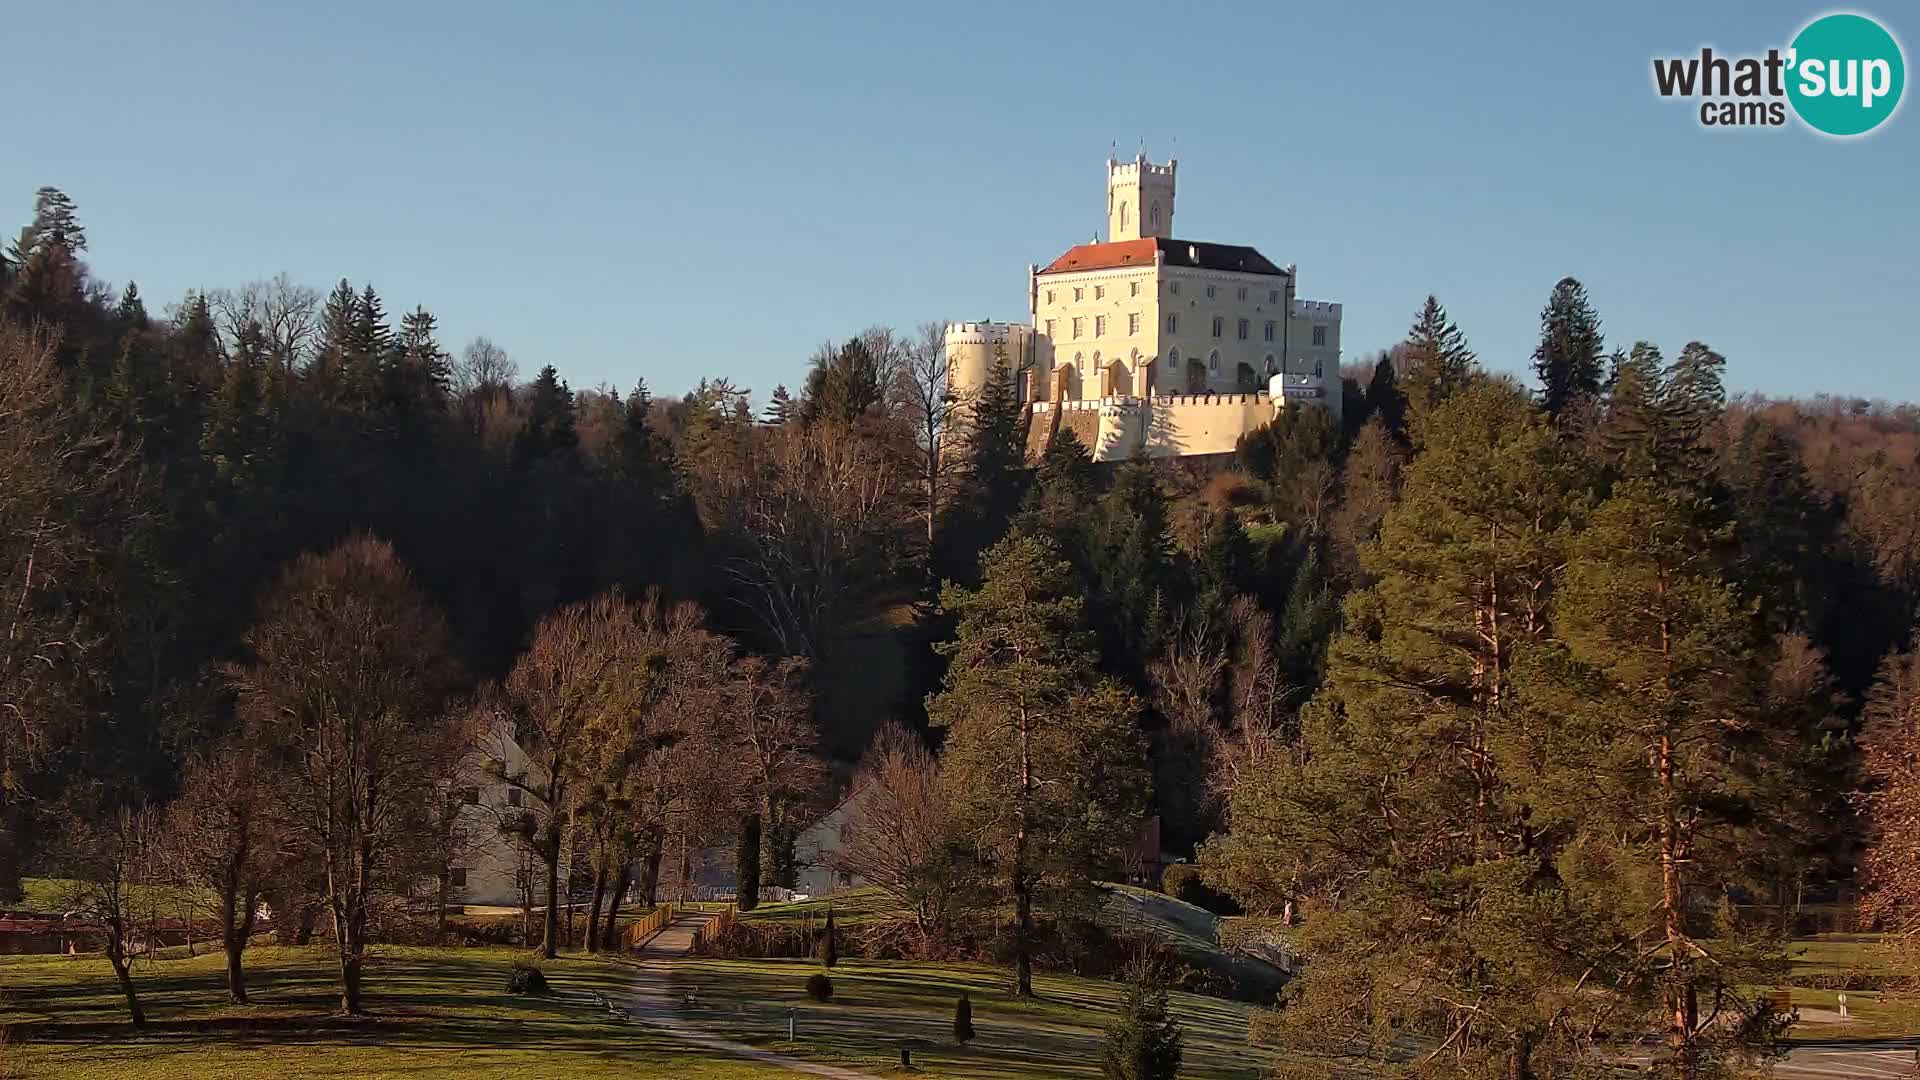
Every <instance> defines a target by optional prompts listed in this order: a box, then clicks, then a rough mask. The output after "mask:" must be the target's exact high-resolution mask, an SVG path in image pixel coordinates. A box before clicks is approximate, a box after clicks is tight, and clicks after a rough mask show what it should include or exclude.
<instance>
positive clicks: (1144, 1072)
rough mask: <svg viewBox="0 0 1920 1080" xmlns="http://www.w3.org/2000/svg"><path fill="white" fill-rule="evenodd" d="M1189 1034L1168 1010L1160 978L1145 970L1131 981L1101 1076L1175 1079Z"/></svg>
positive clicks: (1110, 1032) (1109, 1034)
mask: <svg viewBox="0 0 1920 1080" xmlns="http://www.w3.org/2000/svg"><path fill="white" fill-rule="evenodd" d="M1184 1043H1185V1034H1184V1033H1183V1032H1182V1030H1181V1027H1180V1022H1179V1021H1177V1020H1175V1019H1174V1018H1173V1016H1172V1014H1171V1013H1170V1012H1169V1011H1168V1010H1167V991H1166V987H1165V986H1163V985H1161V982H1160V979H1159V978H1157V977H1155V976H1154V975H1152V974H1148V973H1146V972H1144V971H1142V972H1138V973H1136V974H1135V976H1134V977H1133V978H1132V979H1130V980H1129V981H1128V983H1127V991H1126V996H1125V997H1124V998H1122V999H1121V1002H1120V1014H1119V1016H1118V1017H1117V1018H1116V1019H1115V1020H1114V1022H1113V1026H1112V1027H1109V1028H1108V1029H1107V1040H1106V1047H1105V1049H1104V1051H1103V1053H1102V1056H1101V1061H1100V1075H1101V1076H1103V1077H1105V1078H1106V1080H1174V1078H1175V1077H1177V1076H1179V1075H1180V1060H1181V1057H1182V1056H1183V1052H1184Z"/></svg>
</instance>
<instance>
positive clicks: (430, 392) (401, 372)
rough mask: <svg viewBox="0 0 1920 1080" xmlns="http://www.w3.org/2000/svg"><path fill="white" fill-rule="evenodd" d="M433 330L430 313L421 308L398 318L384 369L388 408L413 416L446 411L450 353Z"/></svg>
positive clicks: (451, 375) (450, 383)
mask: <svg viewBox="0 0 1920 1080" xmlns="http://www.w3.org/2000/svg"><path fill="white" fill-rule="evenodd" d="M436 329H437V323H436V322H435V320H434V317H433V314H432V313H431V312H429V311H428V310H427V309H426V308H423V307H416V308H414V309H413V310H412V311H410V312H408V313H407V314H406V315H405V316H404V317H403V318H402V319H401V320H400V339H399V341H398V343H397V347H396V349H395V355H394V357H393V362H392V363H390V364H388V365H387V366H386V368H385V371H384V375H385V382H386V393H385V397H386V402H387V408H388V409H389V410H391V411H393V412H396V413H399V414H401V415H405V416H414V417H418V416H425V415H429V414H434V415H437V414H440V413H444V412H446V410H447V394H448V389H449V387H450V386H451V385H452V382H453V356H452V354H451V353H448V352H447V351H446V350H445V349H442V348H441V347H440V342H439V341H438V340H437V339H436V338H435V336H434V333H435V330H436Z"/></svg>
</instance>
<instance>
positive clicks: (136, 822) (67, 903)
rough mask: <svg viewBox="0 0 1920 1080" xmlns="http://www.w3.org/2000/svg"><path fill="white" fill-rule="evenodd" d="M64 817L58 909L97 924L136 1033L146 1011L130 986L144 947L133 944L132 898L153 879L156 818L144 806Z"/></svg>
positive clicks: (83, 809)
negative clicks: (63, 880) (62, 893)
mask: <svg viewBox="0 0 1920 1080" xmlns="http://www.w3.org/2000/svg"><path fill="white" fill-rule="evenodd" d="M67 816H68V822H69V824H68V827H67V833H66V836H65V837H64V846H63V850H62V852H61V859H60V866H61V869H62V871H63V872H64V873H65V874H66V877H67V881H68V885H67V893H66V895H65V896H63V897H62V898H61V899H62V903H61V906H62V907H64V908H65V909H66V910H67V911H69V912H71V913H72V914H74V915H77V916H80V917H81V918H84V919H92V920H94V921H96V922H98V923H99V924H100V926H101V932H102V934H103V936H104V938H105V942H106V953H107V962H108V963H109V964H111V965H112V966H113V977H114V979H115V981H117V982H118V983H119V984H120V993H121V995H122V996H123V997H125V998H126V1001H127V1016H128V1018H129V1019H130V1020H131V1021H132V1023H133V1026H134V1027H135V1028H143V1027H146V1026H147V1014H146V1010H145V1009H143V1008H142V1007H141V1005H140V994H139V992H138V990H137V989H136V988H135V986H134V984H133V956H134V954H135V952H136V951H137V950H139V949H140V948H142V947H143V943H142V942H139V941H137V940H136V934H137V932H138V928H137V925H136V921H137V916H136V906H135V905H136V898H135V893H136V891H137V890H139V889H140V888H141V887H143V886H146V885H149V884H151V882H152V881H153V878H154V862H155V859H156V855H157V847H158V842H157V841H158V833H159V827H158V824H157V822H156V815H155V814H154V812H153V811H152V810H149V809H148V808H146V807H144V806H130V807H120V808H117V809H110V810H104V811H103V810H101V809H100V808H97V807H76V808H74V812H72V813H69V814H68V815H67ZM152 944H153V943H152V942H151V941H148V942H145V943H144V945H145V946H147V947H150V946H151V945H152Z"/></svg>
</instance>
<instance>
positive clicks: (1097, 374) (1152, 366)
mask: <svg viewBox="0 0 1920 1080" xmlns="http://www.w3.org/2000/svg"><path fill="white" fill-rule="evenodd" d="M1177 169H1178V162H1176V161H1174V160H1169V161H1167V162H1166V164H1164V165H1162V164H1157V163H1154V162H1150V161H1148V160H1147V158H1146V155H1145V154H1140V155H1138V156H1136V157H1135V158H1134V160H1132V161H1115V160H1112V159H1109V160H1108V161H1107V239H1106V241H1105V242H1100V241H1098V240H1096V241H1094V242H1092V243H1086V244H1080V245H1076V246H1075V247H1073V248H1071V249H1069V250H1068V251H1067V252H1066V253H1065V254H1063V255H1061V256H1060V257H1059V258H1056V259H1054V260H1053V261H1052V262H1050V263H1048V264H1047V265H1046V266H1044V267H1042V266H1038V265H1034V266H1030V267H1028V269H1027V308H1028V315H1029V321H1028V322H1027V323H1026V324H1024V325H1023V324H1018V323H1002V322H957V323H950V324H948V326H947V328H946V348H947V356H948V363H949V368H948V370H949V372H950V378H951V380H952V383H953V388H954V391H955V394H956V396H957V397H959V398H960V399H961V400H963V401H965V400H967V399H969V398H971V397H973V396H977V395H978V394H979V393H980V392H981V390H982V389H983V388H984V387H985V386H986V384H987V381H988V380H989V379H990V378H991V377H992V375H993V371H994V369H995V367H996V366H998V365H1001V364H1004V365H1006V366H1007V368H1008V373H1009V375H1010V376H1011V377H1012V379H1013V383H1014V390H1015V393H1016V395H1017V396H1018V398H1019V399H1020V401H1021V403H1022V404H1023V406H1024V407H1025V410H1026V417H1027V424H1028V427H1029V435H1028V439H1027V446H1028V450H1029V454H1030V455H1035V456H1037V454H1038V453H1040V452H1041V451H1043V450H1044V449H1045V448H1046V445H1047V444H1048V443H1049V442H1050V441H1051V440H1052V437H1053V434H1054V433H1055V432H1057V431H1058V430H1059V429H1060V427H1061V426H1063V425H1065V426H1067V427H1069V428H1071V429H1073V430H1074V431H1075V433H1076V434H1077V435H1079V436H1080V437H1081V440H1082V441H1083V442H1085V443H1086V444H1087V447H1088V449H1089V450H1090V451H1091V452H1092V454H1093V456H1094V459H1095V460H1096V461H1117V460H1124V459H1126V458H1128V457H1130V456H1132V455H1133V453H1134V452H1135V451H1136V450H1144V451H1145V453H1146V454H1147V455H1148V456H1149V457H1196V456H1204V455H1212V454H1228V453H1232V452H1233V449H1234V446H1235V444H1236V442H1237V441H1238V440H1239V438H1240V436H1242V435H1244V434H1246V433H1247V432H1249V431H1252V430H1254V429H1255V428H1258V427H1260V426H1261V425H1263V424H1266V423H1267V422H1269V421H1270V420H1272V419H1273V416H1274V414H1275V412H1276V411H1278V410H1280V409H1284V408H1289V407H1301V406H1315V407H1319V408H1324V409H1328V410H1331V411H1332V412H1333V413H1334V414H1335V417H1336V418H1338V415H1339V413H1340V411H1341V406H1342V401H1341V394H1340V314H1341V312H1340V305H1339V304H1337V303H1333V302H1330V301H1325V300H1306V299H1302V298H1301V297H1300V296H1299V295H1298V291H1297V289H1296V279H1297V277H1298V271H1297V270H1296V268H1295V267H1294V266H1293V265H1291V264H1289V265H1286V266H1281V265H1278V264H1276V263H1274V262H1273V261H1272V260H1270V259H1268V258H1267V257H1266V256H1264V255H1262V254H1261V253H1260V252H1259V251H1257V250H1255V249H1254V248H1252V247H1248V246H1245V245H1239V244H1217V243H1208V242H1202V241H1196V240H1179V239H1175V238H1174V234H1173V203H1174V181H1175V176H1176V173H1177Z"/></svg>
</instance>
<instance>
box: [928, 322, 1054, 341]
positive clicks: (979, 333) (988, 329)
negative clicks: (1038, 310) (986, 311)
mask: <svg viewBox="0 0 1920 1080" xmlns="http://www.w3.org/2000/svg"><path fill="white" fill-rule="evenodd" d="M1015 328H1018V329H1022V330H1028V329H1032V328H1031V327H1029V326H1027V325H1026V324H1025V323H1004V322H993V321H991V320H989V321H985V322H950V323H948V324H947V326H946V333H945V337H946V339H947V343H948V344H950V345H998V344H1000V343H1001V342H1004V341H1006V340H1007V334H1008V333H1009V332H1010V331H1012V330H1014V329H1015Z"/></svg>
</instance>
